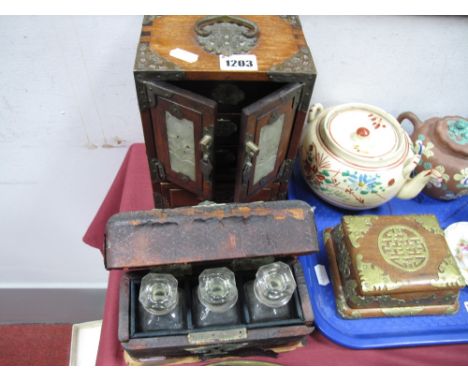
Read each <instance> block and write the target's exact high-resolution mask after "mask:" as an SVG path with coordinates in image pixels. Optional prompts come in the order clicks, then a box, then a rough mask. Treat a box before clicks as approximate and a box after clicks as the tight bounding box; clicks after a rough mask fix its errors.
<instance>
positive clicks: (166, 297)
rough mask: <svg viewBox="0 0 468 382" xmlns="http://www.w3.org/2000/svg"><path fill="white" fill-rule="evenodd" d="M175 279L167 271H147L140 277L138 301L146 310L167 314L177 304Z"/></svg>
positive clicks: (176, 283)
mask: <svg viewBox="0 0 468 382" xmlns="http://www.w3.org/2000/svg"><path fill="white" fill-rule="evenodd" d="M177 285H178V282H177V279H176V278H175V277H174V276H172V275H171V274H167V273H148V274H147V275H146V276H144V277H143V278H142V279H141V285H140V296H139V298H138V299H139V301H140V303H141V305H142V306H143V308H145V309H146V310H147V311H148V312H150V313H153V314H156V315H158V316H161V315H164V314H168V313H169V312H171V311H172V310H174V308H175V307H176V306H177V303H178V301H179V296H178V293H177Z"/></svg>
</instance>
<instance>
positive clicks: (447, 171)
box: [398, 112, 468, 200]
mask: <svg viewBox="0 0 468 382" xmlns="http://www.w3.org/2000/svg"><path fill="white" fill-rule="evenodd" d="M405 119H408V120H409V121H410V122H411V123H412V124H413V125H414V130H413V134H412V135H411V138H412V140H413V142H414V145H415V151H416V152H417V153H418V154H419V155H420V156H421V160H420V162H419V164H418V166H417V167H416V171H423V170H428V169H431V168H432V169H436V170H437V171H438V172H439V173H440V174H441V176H440V178H437V179H432V180H431V181H430V182H429V183H428V184H427V186H426V187H425V188H424V190H423V192H424V193H425V194H427V195H429V196H432V197H433V198H437V199H443V200H451V199H455V198H458V197H461V196H463V195H468V119H466V118H462V117H458V116H453V117H445V118H430V119H428V120H427V121H426V122H424V123H423V122H421V121H420V120H419V118H418V117H417V116H416V115H415V114H413V113H411V112H406V113H402V114H400V115H399V116H398V121H399V122H402V121H404V120H405Z"/></svg>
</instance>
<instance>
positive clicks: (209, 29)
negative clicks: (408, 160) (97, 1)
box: [134, 16, 316, 208]
mask: <svg viewBox="0 0 468 382" xmlns="http://www.w3.org/2000/svg"><path fill="white" fill-rule="evenodd" d="M134 74H135V82H136V87H137V95H138V101H139V106H140V111H141V118H142V124H143V130H144V136H145V143H146V149H147V155H148V160H149V166H150V171H151V176H152V184H153V190H154V199H155V205H156V207H157V208H160V207H180V206H189V205H195V204H198V203H200V201H203V200H211V201H215V202H249V201H257V200H276V199H284V198H285V197H286V192H287V182H288V178H289V176H290V174H291V169H292V165H293V161H294V158H295V155H296V152H297V148H298V144H299V140H300V137H301V132H302V129H303V126H304V121H305V117H306V112H307V109H308V106H309V103H310V98H311V95H312V89H313V85H314V81H315V77H316V70H315V66H314V63H313V59H312V56H311V54H310V51H309V48H308V46H307V43H306V40H305V38H304V35H303V32H302V28H301V24H300V21H299V18H298V17H296V16H237V17H234V16H208V17H204V16H147V17H145V19H144V21H143V27H142V32H141V38H140V43H139V45H138V50H137V56H136V61H135V68H134Z"/></svg>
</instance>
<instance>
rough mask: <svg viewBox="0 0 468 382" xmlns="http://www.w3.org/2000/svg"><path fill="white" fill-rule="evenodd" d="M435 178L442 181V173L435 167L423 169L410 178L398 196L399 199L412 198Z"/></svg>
mask: <svg viewBox="0 0 468 382" xmlns="http://www.w3.org/2000/svg"><path fill="white" fill-rule="evenodd" d="M433 179H436V180H437V181H441V180H442V175H441V174H440V173H439V172H438V171H437V170H434V169H430V170H425V171H422V172H420V173H419V174H418V175H416V176H415V177H414V178H411V179H408V180H407V181H406V183H405V184H403V187H402V188H401V189H400V191H399V192H398V194H397V195H396V196H397V198H399V199H412V198H414V197H415V196H417V195H418V194H419V193H420V192H421V191H422V189H423V188H424V187H425V186H426V184H427V183H429V182H430V181H431V180H433Z"/></svg>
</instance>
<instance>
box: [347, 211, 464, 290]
mask: <svg viewBox="0 0 468 382" xmlns="http://www.w3.org/2000/svg"><path fill="white" fill-rule="evenodd" d="M341 224H342V229H343V232H344V237H345V245H346V248H347V250H348V254H349V256H350V257H351V264H352V265H351V268H352V269H351V271H352V272H353V274H354V277H355V279H356V280H357V282H358V288H359V292H360V293H362V295H381V294H398V293H411V292H424V291H428V292H430V291H440V290H444V289H453V290H456V289H460V288H462V287H463V286H464V280H463V278H462V276H461V274H460V271H459V269H458V267H457V265H456V263H455V261H454V259H453V256H452V255H451V254H450V250H449V248H448V246H447V243H446V241H445V237H444V232H443V231H442V229H441V228H440V226H439V222H438V221H437V218H436V217H435V216H433V215H402V216H371V215H367V216H344V217H343V218H342V223H341Z"/></svg>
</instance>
